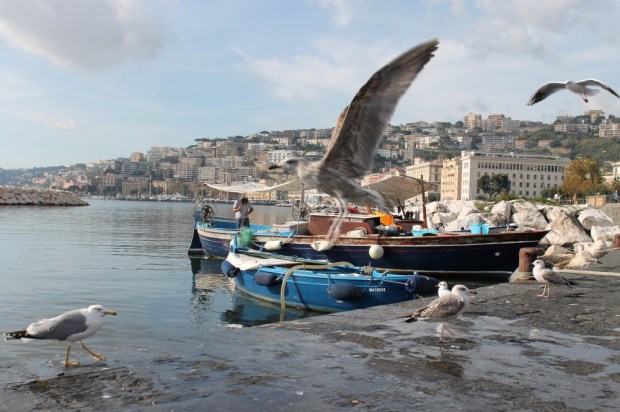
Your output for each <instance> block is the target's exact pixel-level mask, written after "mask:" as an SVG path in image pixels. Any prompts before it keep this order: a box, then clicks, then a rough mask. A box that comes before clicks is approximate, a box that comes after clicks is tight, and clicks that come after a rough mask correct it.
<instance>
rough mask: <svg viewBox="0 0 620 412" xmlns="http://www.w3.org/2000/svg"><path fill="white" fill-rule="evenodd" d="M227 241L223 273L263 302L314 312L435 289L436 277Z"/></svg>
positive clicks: (365, 305) (390, 300)
mask: <svg viewBox="0 0 620 412" xmlns="http://www.w3.org/2000/svg"><path fill="white" fill-rule="evenodd" d="M234 243H235V241H233V245H232V246H231V252H230V253H229V255H228V257H227V258H226V260H225V261H224V262H223V263H222V272H223V273H224V274H225V275H227V276H229V277H231V278H233V279H234V282H235V286H236V290H237V291H238V292H241V293H244V294H247V295H249V296H252V297H254V298H257V299H261V300H264V301H267V302H272V303H279V304H280V305H281V307H282V308H284V307H285V306H289V307H295V308H302V309H308V310H313V311H318V312H339V311H345V310H352V309H363V308H368V307H372V306H378V305H385V304H391V303H398V302H404V301H408V300H412V299H416V298H417V297H418V296H419V295H420V294H428V293H433V292H434V291H436V289H435V286H436V285H437V284H438V280H437V279H435V278H432V277H427V276H422V275H419V274H417V273H413V271H410V272H409V273H406V274H405V273H393V272H388V271H379V270H377V269H374V268H371V267H359V266H354V265H352V264H350V263H347V262H334V263H328V262H319V261H312V260H304V259H299V258H296V259H295V258H293V259H290V260H289V259H287V258H283V257H281V256H278V255H275V254H270V253H264V252H262V253H259V254H257V253H256V252H255V251H251V250H249V249H246V248H238V247H236V246H235V245H234Z"/></svg>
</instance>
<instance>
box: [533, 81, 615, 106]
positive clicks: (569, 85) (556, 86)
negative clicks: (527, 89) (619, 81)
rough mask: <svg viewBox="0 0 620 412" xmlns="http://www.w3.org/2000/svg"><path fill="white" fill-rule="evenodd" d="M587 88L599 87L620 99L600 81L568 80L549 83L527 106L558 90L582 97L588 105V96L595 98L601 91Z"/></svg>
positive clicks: (543, 86)
mask: <svg viewBox="0 0 620 412" xmlns="http://www.w3.org/2000/svg"><path fill="white" fill-rule="evenodd" d="M587 86H598V87H600V88H602V89H605V90H607V91H608V92H609V93H611V94H613V95H614V96H616V97H618V98H620V96H618V93H616V92H615V91H613V89H612V88H611V87H609V86H607V85H606V84H605V83H603V82H601V81H599V80H596V79H584V80H579V81H578V82H574V81H572V80H568V81H565V82H563V83H562V82H549V83H546V84H544V85H542V87H541V88H540V89H538V90H536V92H535V93H534V94H533V95H532V97H530V100H529V101H528V102H527V105H528V106H531V105H533V104H536V103H538V102H540V101H542V100H544V99H546V98H547V97H548V96H549V95H551V94H553V93H555V92H557V91H558V90H563V89H568V90H570V91H571V92H573V93H576V94H578V95H580V96H581V98H582V99H583V101H584V102H586V103H588V97H587V96H594V95H596V94H598V92H599V91H600V90H598V89H591V88H589V87H587Z"/></svg>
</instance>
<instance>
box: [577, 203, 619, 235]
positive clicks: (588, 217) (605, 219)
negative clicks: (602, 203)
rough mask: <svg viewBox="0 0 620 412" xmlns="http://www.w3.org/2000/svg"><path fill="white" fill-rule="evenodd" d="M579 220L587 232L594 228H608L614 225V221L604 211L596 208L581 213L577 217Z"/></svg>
mask: <svg viewBox="0 0 620 412" xmlns="http://www.w3.org/2000/svg"><path fill="white" fill-rule="evenodd" d="M577 220H579V223H581V226H583V228H584V229H585V230H592V226H602V227H607V226H613V225H614V221H613V220H611V218H610V217H609V216H607V215H606V214H605V213H604V212H603V211H602V210H600V209H594V208H590V209H586V210H583V211H581V212H580V213H579V214H578V215H577Z"/></svg>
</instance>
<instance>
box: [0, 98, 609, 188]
mask: <svg viewBox="0 0 620 412" xmlns="http://www.w3.org/2000/svg"><path fill="white" fill-rule="evenodd" d="M331 133H332V129H309V130H283V131H270V132H269V131H261V132H260V133H255V134H252V135H249V136H234V137H227V138H215V139H207V138H198V139H195V142H194V144H192V145H190V146H187V147H184V148H183V147H164V146H153V147H151V148H150V149H149V150H148V151H147V152H146V153H141V152H135V153H131V155H130V156H129V157H128V158H119V159H114V160H100V161H97V162H93V163H85V164H75V165H72V166H70V167H66V166H55V167H42V168H33V169H2V168H0V185H2V186H26V187H39V188H54V189H61V190H71V191H75V192H79V193H81V194H88V195H98V196H105V197H123V198H127V197H133V198H140V197H142V198H147V197H148V198H155V197H157V196H162V195H172V194H177V195H182V196H187V197H197V196H199V195H204V191H205V186H204V183H208V184H236V183H244V182H254V183H256V184H257V185H261V186H272V185H275V184H278V183H282V182H284V181H287V180H290V179H291V176H290V175H285V174H281V173H280V174H278V173H273V172H272V171H270V170H269V169H268V167H269V165H270V164H272V163H276V162H279V161H281V160H282V159H284V158H287V157H289V156H297V155H301V154H303V155H304V156H305V157H311V158H312V157H314V158H316V159H320V158H321V157H322V156H323V154H324V153H325V151H326V150H327V149H328V148H329V143H330V137H331ZM585 160H587V161H590V162H592V164H593V165H595V167H596V170H597V172H596V174H597V176H596V177H595V178H591V174H592V172H583V173H584V179H586V180H587V179H588V178H590V181H591V182H590V183H592V184H590V185H589V186H587V187H584V186H579V187H577V186H574V185H573V186H571V187H569V186H568V185H567V184H565V177H566V173H567V168H569V165H570V164H571V162H576V161H585ZM371 172H372V173H374V176H373V175H371V176H369V177H367V178H366V179H367V180H368V179H370V180H372V179H377V178H378V177H379V176H384V175H386V174H401V175H406V176H411V177H415V178H421V179H423V180H424V181H426V182H429V183H430V184H432V185H434V187H436V195H437V196H438V197H440V198H441V199H443V200H450V199H453V200H474V199H479V198H484V197H487V198H488V197H493V196H495V195H497V194H500V193H503V194H504V195H507V196H512V197H523V198H550V197H552V196H554V195H555V194H556V193H561V194H562V195H563V196H569V197H575V196H585V195H589V194H595V193H601V192H603V193H608V194H611V193H614V192H615V193H616V197H617V192H618V189H619V188H620V118H616V117H615V116H613V115H609V116H607V117H605V113H604V112H603V111H601V110H590V111H587V112H585V113H584V114H583V115H579V116H568V115H566V116H561V117H558V118H557V119H556V120H555V121H554V123H553V124H544V123H542V122H531V121H522V120H513V119H511V118H510V117H507V116H505V115H503V114H492V115H489V116H488V117H487V118H486V119H483V118H482V115H480V114H474V113H469V114H467V115H465V116H464V119H463V121H457V122H455V123H454V124H451V123H446V122H435V123H427V122H424V121H419V122H415V123H407V124H404V125H400V126H396V125H388V127H387V128H386V130H385V135H384V138H383V140H382V142H381V144H380V146H379V148H378V150H377V152H376V154H375V156H374V159H373V166H372V171H371ZM587 173H590V174H589V175H588V176H585V174H587ZM504 175H505V176H504ZM501 179H504V180H503V181H500V180H501ZM494 185H495V189H496V190H494V189H492V187H493V186H494ZM431 187H432V186H431ZM490 187H491V189H489V188H490ZM586 192H590V193H586Z"/></svg>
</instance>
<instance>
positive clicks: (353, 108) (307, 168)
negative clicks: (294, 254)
mask: <svg viewBox="0 0 620 412" xmlns="http://www.w3.org/2000/svg"><path fill="white" fill-rule="evenodd" d="M438 44H439V42H438V41H437V40H431V41H428V42H426V43H423V44H421V45H419V46H417V47H414V48H412V49H410V50H409V51H407V52H405V53H403V54H402V55H400V56H399V57H397V58H396V59H394V60H393V61H391V62H390V63H388V64H387V65H385V66H384V67H383V68H381V69H380V70H379V71H377V72H376V73H375V74H374V75H372V77H371V78H370V79H369V80H368V81H367V82H366V84H364V86H362V88H361V89H360V90H359V91H358V92H357V94H356V95H355V97H354V98H353V100H352V101H351V103H350V104H349V105H348V106H347V107H346V108H345V109H344V111H343V112H342V114H340V117H339V118H338V121H337V123H336V126H335V128H334V131H333V133H332V138H331V142H330V148H329V150H328V151H327V153H326V154H325V156H324V157H323V158H322V159H321V160H318V161H311V160H308V159H304V158H300V157H289V158H287V159H285V160H283V161H282V162H280V163H278V164H275V165H272V166H270V169H275V168H283V169H288V170H291V171H295V172H296V173H297V175H298V176H299V179H300V180H301V182H302V183H304V184H306V185H308V186H310V187H316V188H317V189H318V190H320V191H322V192H324V193H327V194H329V195H331V196H332V197H334V198H335V199H336V200H337V201H338V204H339V210H340V212H339V215H338V217H337V218H336V219H335V221H334V222H333V224H332V225H331V227H330V230H329V232H328V235H327V239H328V240H332V239H336V238H338V235H339V228H340V224H341V223H342V221H343V220H344V218H345V217H346V215H347V214H348V210H347V208H346V206H347V203H348V202H357V203H361V204H371V205H376V206H378V207H379V208H380V209H383V210H387V208H388V207H390V205H388V203H389V202H388V201H387V200H386V199H384V198H383V196H381V195H380V194H379V193H376V192H371V191H366V190H363V189H362V187H361V186H360V184H359V182H358V180H359V179H360V178H362V177H363V176H364V175H365V174H366V173H367V172H368V171H369V170H370V166H371V163H372V158H373V156H374V154H375V152H376V150H377V147H378V146H379V143H380V142H381V138H382V137H383V133H384V132H385V128H386V126H387V123H388V121H389V120H390V117H392V114H393V113H394V110H395V108H396V105H397V103H398V101H399V99H400V98H401V96H402V95H403V94H404V93H405V91H407V89H408V88H409V85H410V84H411V82H412V81H413V80H414V79H415V78H416V76H417V75H418V73H419V72H420V71H421V70H422V68H423V67H424V66H425V65H426V63H428V61H429V60H430V59H431V58H432V57H433V56H434V54H433V52H434V51H435V50H437V45H438Z"/></svg>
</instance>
